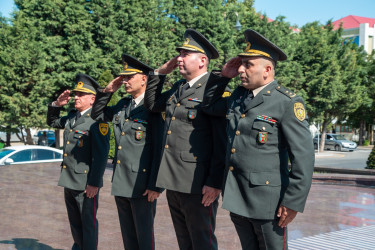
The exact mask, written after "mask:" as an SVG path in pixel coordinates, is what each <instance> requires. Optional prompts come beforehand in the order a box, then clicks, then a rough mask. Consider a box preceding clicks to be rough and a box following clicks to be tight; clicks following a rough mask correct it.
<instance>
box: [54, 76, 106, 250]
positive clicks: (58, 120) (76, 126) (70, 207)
mask: <svg viewBox="0 0 375 250" xmlns="http://www.w3.org/2000/svg"><path fill="white" fill-rule="evenodd" d="M75 82H76V84H77V85H76V88H75V89H74V90H73V92H74V103H75V104H74V106H75V109H74V110H71V111H70V112H69V113H68V115H66V116H63V117H60V111H61V109H62V107H63V106H64V105H66V104H67V103H68V102H69V100H70V91H69V90H65V91H64V92H63V93H62V94H61V95H60V96H59V97H58V98H57V100H56V101H55V102H53V103H52V104H51V105H49V106H48V113H47V123H48V125H49V126H51V127H54V128H59V129H64V147H63V151H64V158H63V162H62V167H61V175H60V179H59V183H58V185H59V186H62V187H64V198H65V204H66V208H67V212H68V217H69V222H70V228H71V231H72V235H73V239H74V244H73V247H72V249H85V250H86V249H97V246H98V229H99V228H98V221H97V219H96V213H97V210H98V199H99V189H100V187H102V186H103V174H104V170H105V167H106V164H107V158H108V151H109V135H110V133H109V124H108V123H98V122H95V121H94V120H93V119H92V118H91V116H90V115H91V107H92V105H93V104H94V100H95V95H96V91H97V89H98V87H99V85H98V83H97V82H96V81H95V80H94V79H92V78H91V77H90V76H88V75H85V74H78V75H77V76H76V80H75Z"/></svg>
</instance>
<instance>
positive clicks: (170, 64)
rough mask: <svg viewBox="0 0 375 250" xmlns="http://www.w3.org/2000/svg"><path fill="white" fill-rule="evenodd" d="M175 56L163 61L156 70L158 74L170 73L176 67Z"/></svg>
mask: <svg viewBox="0 0 375 250" xmlns="http://www.w3.org/2000/svg"><path fill="white" fill-rule="evenodd" d="M177 57H179V56H176V57H173V58H172V59H170V60H169V61H168V62H166V63H164V64H163V65H162V66H161V67H160V68H158V69H157V70H156V72H158V73H159V74H163V75H167V74H169V73H171V72H172V71H173V70H174V69H175V68H177V66H178V64H177Z"/></svg>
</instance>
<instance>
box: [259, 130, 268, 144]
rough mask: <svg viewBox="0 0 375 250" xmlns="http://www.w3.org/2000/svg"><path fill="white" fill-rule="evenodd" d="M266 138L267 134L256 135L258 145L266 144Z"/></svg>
mask: <svg viewBox="0 0 375 250" xmlns="http://www.w3.org/2000/svg"><path fill="white" fill-rule="evenodd" d="M267 136H268V134H267V132H259V134H258V141H259V143H262V144H264V143H266V142H267Z"/></svg>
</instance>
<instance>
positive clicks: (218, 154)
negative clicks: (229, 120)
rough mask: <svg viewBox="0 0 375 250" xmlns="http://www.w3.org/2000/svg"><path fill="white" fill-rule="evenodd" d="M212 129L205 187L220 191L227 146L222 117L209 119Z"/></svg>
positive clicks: (224, 124) (224, 122)
mask: <svg viewBox="0 0 375 250" xmlns="http://www.w3.org/2000/svg"><path fill="white" fill-rule="evenodd" d="M210 121H211V127H212V143H213V151H212V152H213V154H212V158H211V163H210V169H209V174H208V178H207V180H206V182H205V185H207V186H209V187H213V188H216V189H222V187H223V176H224V171H225V153H226V152H225V150H226V145H227V135H226V120H225V118H222V117H214V116H212V117H210Z"/></svg>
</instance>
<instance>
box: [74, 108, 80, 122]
mask: <svg viewBox="0 0 375 250" xmlns="http://www.w3.org/2000/svg"><path fill="white" fill-rule="evenodd" d="M80 117H81V112H79V111H77V113H76V118H75V119H74V120H73V125H74V124H75V123H76V122H77V121H78V119H79V118H80Z"/></svg>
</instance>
